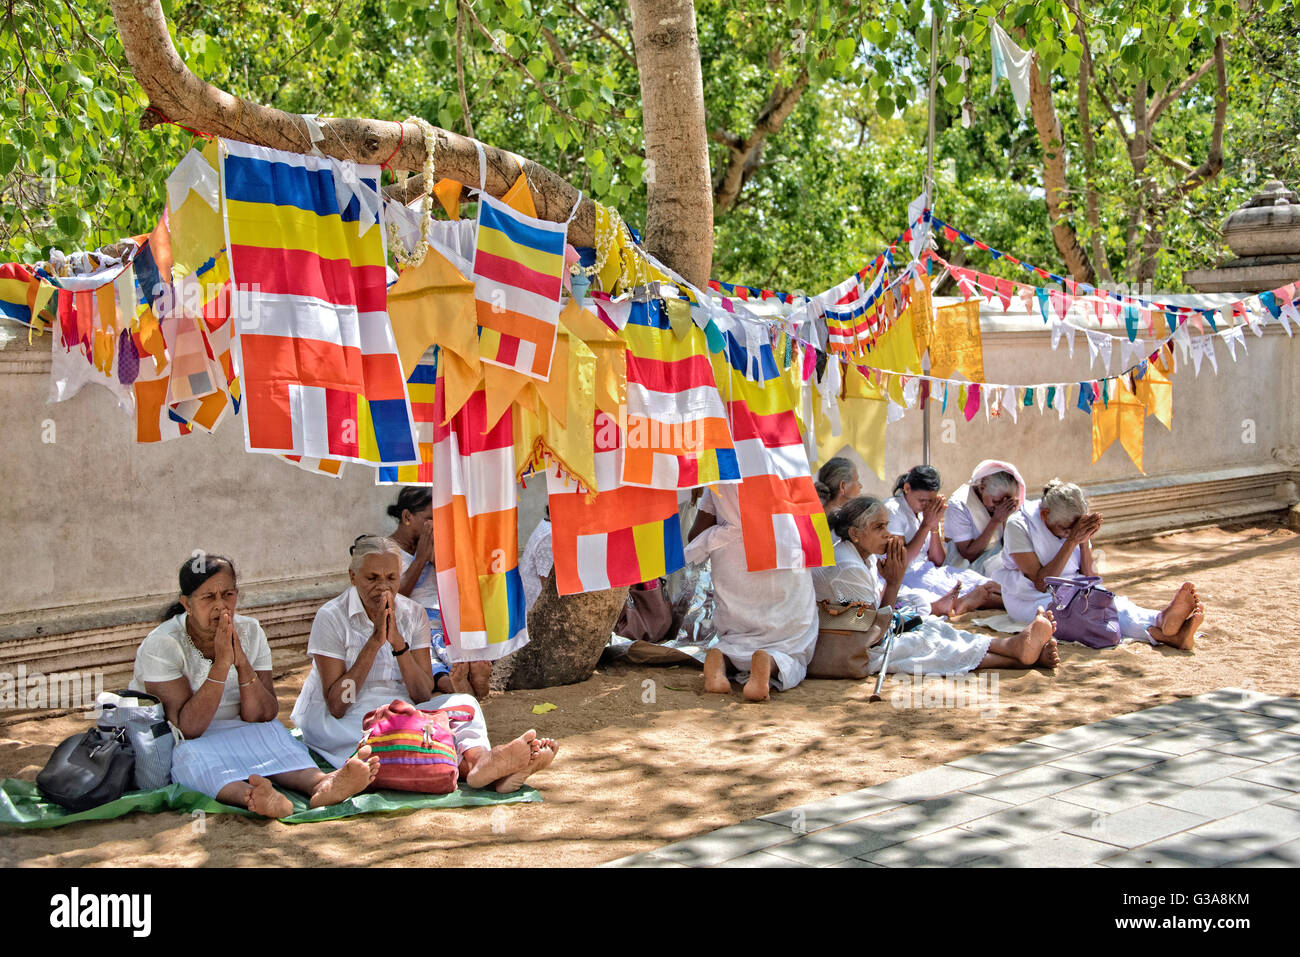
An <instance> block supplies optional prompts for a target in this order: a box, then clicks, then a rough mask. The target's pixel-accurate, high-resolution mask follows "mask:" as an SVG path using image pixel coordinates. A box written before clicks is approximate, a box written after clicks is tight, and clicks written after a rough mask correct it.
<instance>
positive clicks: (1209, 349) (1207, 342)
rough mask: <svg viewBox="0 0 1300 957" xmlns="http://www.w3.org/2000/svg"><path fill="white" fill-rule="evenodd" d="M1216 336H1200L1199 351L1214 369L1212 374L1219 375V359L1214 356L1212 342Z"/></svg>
mask: <svg viewBox="0 0 1300 957" xmlns="http://www.w3.org/2000/svg"><path fill="white" fill-rule="evenodd" d="M1217 338H1218V336H1202V337H1201V350H1202V351H1203V352H1204V353H1205V358H1207V359H1209V360H1210V365H1212V366H1213V367H1214V374H1215V375H1218V374H1219V357H1218V356H1216V355H1215V354H1214V340H1215V339H1217Z"/></svg>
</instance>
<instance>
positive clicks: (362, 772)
mask: <svg viewBox="0 0 1300 957" xmlns="http://www.w3.org/2000/svg"><path fill="white" fill-rule="evenodd" d="M377 774H379V758H377V757H375V756H374V755H372V754H371V753H370V745H368V744H365V745H362V746H361V747H360V748H358V749H357V753H356V756H355V757H351V758H348V760H347V761H346V763H344V765H343V767H341V768H339V769H338V770H337V771H333V772H331V773H330V774H327V775H325V777H323V778H321V779H320V783H319V784H317V785H316V787H315V789H314V790H313V791H312V792H311V800H310V801H309V802H308V803H309V804H310V806H311V807H328V806H329V805H331V804H338V803H340V802H341V801H346V800H347V799H348V798H350V797H353V796H355V795H357V794H360V793H361V792H362V791H364V790H365V789H366V788H368V787H370V785H371V784H372V783H373V782H374V780H375V776H376V775H377Z"/></svg>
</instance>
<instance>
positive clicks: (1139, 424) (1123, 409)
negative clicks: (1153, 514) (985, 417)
mask: <svg viewBox="0 0 1300 957" xmlns="http://www.w3.org/2000/svg"><path fill="white" fill-rule="evenodd" d="M1146 415H1147V410H1146V406H1145V405H1143V404H1142V401H1141V400H1140V399H1138V398H1137V396H1135V395H1133V394H1132V393H1130V392H1129V391H1128V390H1127V389H1124V388H1121V387H1118V386H1117V387H1116V388H1115V392H1114V394H1113V395H1112V396H1111V397H1110V402H1109V403H1103V402H1102V401H1101V400H1100V399H1099V400H1098V401H1097V402H1095V403H1093V406H1092V461H1093V462H1094V463H1095V462H1096V461H1097V460H1098V459H1099V458H1101V457H1102V455H1103V454H1104V453H1105V451H1106V450H1107V449H1108V448H1110V446H1111V444H1112V443H1113V442H1114V441H1115V440H1116V439H1119V444H1120V446H1121V447H1122V448H1123V449H1124V451H1125V452H1127V453H1128V457H1129V458H1130V459H1132V460H1133V464H1134V465H1136V466H1137V469H1138V471H1139V472H1141V473H1142V474H1143V475H1145V474H1146V470H1145V469H1143V468H1142V434H1143V430H1144V424H1143V423H1144V422H1145V420H1146Z"/></svg>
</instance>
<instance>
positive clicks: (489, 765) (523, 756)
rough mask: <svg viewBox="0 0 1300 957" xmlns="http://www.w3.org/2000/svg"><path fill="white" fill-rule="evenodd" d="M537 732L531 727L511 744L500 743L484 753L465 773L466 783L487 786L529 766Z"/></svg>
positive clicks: (481, 786)
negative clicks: (467, 772)
mask: <svg viewBox="0 0 1300 957" xmlns="http://www.w3.org/2000/svg"><path fill="white" fill-rule="evenodd" d="M536 737H537V732H536V731H534V730H532V729H531V728H530V729H529V730H527V731H525V732H524V733H523V734H521V735H520V736H519V737H517V738H515V739H514V740H513V741H511V742H510V743H509V744H498V745H497V746H496V747H495V748H493V749H492V750H491V751H489V752H487V754H485V755H482V756H481V757H480V758H479V759H478V761H477V762H476V763H475V764H474V766H473V767H472V768H470V771H469V774H467V775H465V783H466V784H468V785H469V786H470V787H472V788H485V787H487V786H488V785H490V784H492V783H493V782H494V781H500V780H501V779H502V778H504V777H506V776H507V775H511V774H514V773H515V772H516V771H522V770H523V769H524V768H526V767H528V762H529V760H531V758H532V756H533V748H532V742H533V739H535V738H536Z"/></svg>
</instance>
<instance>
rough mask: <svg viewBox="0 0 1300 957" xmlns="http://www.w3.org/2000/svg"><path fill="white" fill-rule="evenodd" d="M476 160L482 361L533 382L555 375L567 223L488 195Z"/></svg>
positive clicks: (483, 163) (481, 163)
mask: <svg viewBox="0 0 1300 957" xmlns="http://www.w3.org/2000/svg"><path fill="white" fill-rule="evenodd" d="M475 146H477V147H478V154H479V207H478V237H477V240H476V244H475V249H474V300H475V306H476V309H477V313H478V324H479V326H480V327H481V331H480V332H479V358H480V359H482V360H483V361H484V362H490V363H492V364H493V365H498V366H503V367H505V368H507V369H513V370H514V371H516V372H519V373H522V374H523V375H526V376H531V377H532V378H535V379H547V378H549V377H550V374H551V356H552V354H553V353H554V351H555V328H556V322H557V320H558V319H559V316H560V292H561V290H562V289H563V288H564V283H563V277H564V238H565V234H566V233H567V232H568V228H569V221H571V220H572V219H573V216H574V214H576V213H577V211H578V205H579V204H580V203H581V202H582V197H581V196H579V197H578V202H577V203H574V206H573V212H571V213H570V214H569V219H568V220H566V221H565V222H563V223H552V222H547V221H546V220H542V219H537V218H536V217H534V216H528V215H525V214H524V213H520V212H517V211H515V210H514V209H512V208H511V207H510V206H508V205H506V204H505V203H503V202H501V201H500V200H498V199H494V198H493V197H491V196H489V195H488V194H487V192H486V191H485V189H484V186H485V184H486V178H487V160H486V158H485V157H484V155H483V147H482V146H481V145H479V144H477V143H476V144H475Z"/></svg>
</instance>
